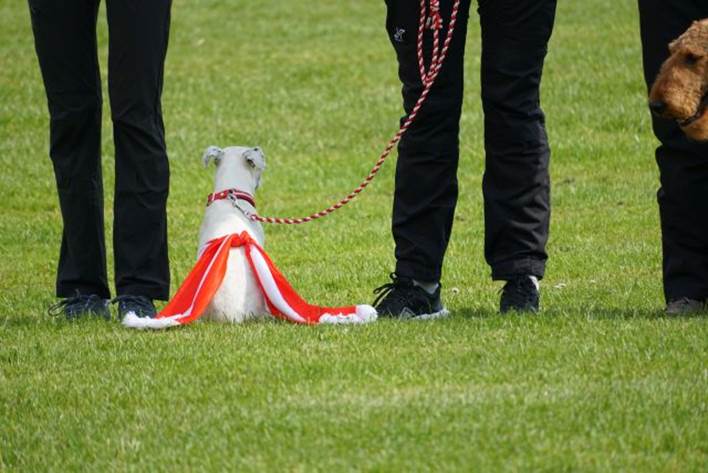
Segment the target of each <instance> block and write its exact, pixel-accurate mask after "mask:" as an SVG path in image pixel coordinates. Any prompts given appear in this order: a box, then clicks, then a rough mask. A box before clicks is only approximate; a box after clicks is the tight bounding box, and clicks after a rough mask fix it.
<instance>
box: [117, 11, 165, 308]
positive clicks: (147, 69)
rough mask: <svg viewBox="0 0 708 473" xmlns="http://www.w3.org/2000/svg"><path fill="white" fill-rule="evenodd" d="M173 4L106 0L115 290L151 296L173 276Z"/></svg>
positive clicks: (159, 292) (161, 293)
mask: <svg viewBox="0 0 708 473" xmlns="http://www.w3.org/2000/svg"><path fill="white" fill-rule="evenodd" d="M170 7H171V1H170V0H150V1H127V0H107V13H108V28H109V53H108V83H109V94H110V101H111V116H112V119H113V137H114V142H115V149H116V160H115V162H116V189H115V192H116V195H115V205H114V209H115V220H114V222H113V229H114V230H113V247H114V251H115V277H116V290H117V292H118V294H119V295H122V294H134V295H143V296H147V297H150V298H153V299H167V298H168V297H169V281H170V273H169V266H168V256H167V215H166V205H167V194H168V188H169V164H168V161H167V152H166V147H165V132H164V125H163V122H162V110H161V104H160V96H161V94H162V78H163V69H164V62H165V55H166V52H167V42H168V36H169V25H170Z"/></svg>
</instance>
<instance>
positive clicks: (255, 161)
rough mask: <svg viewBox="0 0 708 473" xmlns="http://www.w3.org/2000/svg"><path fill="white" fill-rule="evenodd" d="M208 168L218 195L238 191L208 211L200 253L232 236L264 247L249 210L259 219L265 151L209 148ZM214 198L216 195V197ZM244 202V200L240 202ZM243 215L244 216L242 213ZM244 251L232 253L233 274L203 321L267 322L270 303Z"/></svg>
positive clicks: (206, 155) (229, 273)
mask: <svg viewBox="0 0 708 473" xmlns="http://www.w3.org/2000/svg"><path fill="white" fill-rule="evenodd" d="M203 160H204V165H205V166H208V165H209V162H210V161H212V160H213V161H214V163H215V164H216V176H215V179H214V193H215V194H216V193H218V192H222V191H225V190H227V189H236V190H238V192H239V193H236V194H234V193H232V194H231V196H230V197H227V198H221V199H217V200H213V201H212V202H211V203H210V204H209V205H208V206H207V208H206V212H205V213H204V220H203V221H202V226H201V229H200V230H199V248H200V251H201V249H203V248H204V246H205V244H206V243H207V242H208V241H210V240H213V239H214V238H219V237H222V236H224V235H228V234H231V233H241V232H244V231H245V232H247V233H248V234H249V235H250V236H251V238H253V239H254V240H255V241H256V242H258V244H259V245H261V246H263V244H264V243H265V236H264V234H263V228H262V227H261V224H260V223H258V222H254V221H253V220H251V219H249V218H248V217H247V216H246V214H245V213H244V210H245V211H246V212H249V213H255V212H256V209H255V207H254V206H253V200H251V199H249V198H248V196H249V195H250V196H253V195H254V193H255V191H256V189H258V186H259V184H260V180H261V174H262V173H263V171H264V170H265V156H264V155H263V152H262V151H261V150H260V148H246V147H242V146H231V147H228V148H224V149H221V148H218V147H216V146H210V147H209V148H207V150H206V152H205V153H204V157H203ZM212 195H214V194H212ZM238 196H241V197H238ZM241 209H243V210H241ZM245 251H246V250H245V248H243V247H239V248H232V249H231V250H230V253H229V260H228V269H227V270H226V275H225V276H224V281H223V283H222V284H221V287H220V288H219V290H218V291H217V292H216V294H215V295H214V298H213V299H212V301H211V303H210V304H209V307H208V308H207V310H206V312H205V314H204V316H205V317H206V318H209V319H211V320H215V321H219V322H234V323H239V322H243V321H245V320H248V319H251V318H260V317H267V316H268V309H267V307H266V303H265V299H264V297H263V294H262V292H261V290H260V289H259V286H258V282H257V281H256V278H255V275H254V274H253V271H252V270H251V267H250V266H249V264H248V261H247V259H246V255H245Z"/></svg>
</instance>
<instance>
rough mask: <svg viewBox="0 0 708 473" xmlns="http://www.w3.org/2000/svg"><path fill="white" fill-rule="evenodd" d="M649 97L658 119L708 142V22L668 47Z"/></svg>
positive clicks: (692, 136) (694, 28)
mask: <svg viewBox="0 0 708 473" xmlns="http://www.w3.org/2000/svg"><path fill="white" fill-rule="evenodd" d="M669 52H670V53H671V56H669V58H668V59H667V60H666V61H665V62H664V64H663V65H662V66H661V70H660V71H659V75H658V76H657V78H656V81H655V82H654V85H653V86H652V88H651V92H650V93H649V105H650V107H651V109H652V110H653V111H654V113H656V114H657V115H660V116H662V117H665V118H671V119H673V120H676V122H677V123H678V125H679V126H680V127H681V129H682V130H683V131H684V133H686V135H687V136H688V137H689V138H692V139H694V140H700V141H704V140H708V112H707V109H708V18H706V19H704V20H701V21H694V22H693V24H692V25H691V27H690V28H688V29H687V30H686V32H685V33H683V34H682V35H681V36H679V37H678V38H677V39H676V40H674V41H673V42H671V44H669Z"/></svg>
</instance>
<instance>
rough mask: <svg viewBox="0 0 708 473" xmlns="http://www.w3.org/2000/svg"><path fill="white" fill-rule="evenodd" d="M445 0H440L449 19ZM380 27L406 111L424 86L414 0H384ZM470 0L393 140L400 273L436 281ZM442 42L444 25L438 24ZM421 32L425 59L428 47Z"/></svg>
mask: <svg viewBox="0 0 708 473" xmlns="http://www.w3.org/2000/svg"><path fill="white" fill-rule="evenodd" d="M452 3H453V2H452V1H451V0H443V1H442V2H441V10H442V15H443V18H444V24H445V27H446V28H447V25H448V24H449V18H450V12H451V7H452ZM386 4H387V7H388V14H387V17H386V29H387V32H388V34H389V38H390V40H391V44H392V45H393V47H394V49H395V51H396V57H397V59H398V73H399V77H400V80H401V83H402V85H403V87H402V95H403V104H404V109H405V111H406V113H410V111H411V110H412V108H413V106H414V105H415V102H416V101H417V100H418V97H419V96H420V93H421V92H422V90H423V85H422V83H421V80H420V74H419V71H418V59H417V47H416V44H417V32H418V21H419V17H420V9H419V5H418V3H414V2H409V1H403V0H387V1H386ZM469 6H470V1H469V0H463V1H462V4H461V7H460V11H459V15H458V20H457V25H456V27H455V32H454V38H453V42H452V44H451V46H450V49H449V52H448V56H447V59H446V61H445V63H444V65H443V68H442V71H441V73H440V75H439V76H438V78H437V81H436V83H435V85H434V86H433V88H432V90H431V92H430V95H429V96H428V99H427V101H426V102H425V104H424V105H423V107H422V109H421V111H420V113H419V115H418V117H417V118H416V121H415V122H414V123H413V125H412V126H411V128H410V129H409V130H408V132H407V133H406V134H405V135H404V136H403V139H402V140H401V142H400V143H399V146H398V161H397V164H396V185H395V195H394V202H393V225H392V231H393V237H394V241H395V243H396V250H395V255H396V273H397V274H398V276H401V277H405V278H412V279H416V280H419V281H426V282H432V283H436V282H437V281H438V280H439V279H440V275H441V271H442V263H443V257H444V255H445V250H446V248H447V244H448V241H449V239H450V232H451V230H452V221H453V216H454V212H455V204H456V201H457V163H458V156H459V146H458V142H459V140H458V134H459V122H460V114H461V110H462V92H463V62H464V51H465V37H466V34H467V20H468V17H469ZM440 34H441V41H442V40H443V39H444V37H445V35H446V34H447V30H446V29H443V30H442V31H441V33H440ZM431 36H432V33H431V31H430V30H427V32H426V39H427V40H428V41H427V43H426V46H427V47H426V58H429V57H430V51H431V41H430V39H431Z"/></svg>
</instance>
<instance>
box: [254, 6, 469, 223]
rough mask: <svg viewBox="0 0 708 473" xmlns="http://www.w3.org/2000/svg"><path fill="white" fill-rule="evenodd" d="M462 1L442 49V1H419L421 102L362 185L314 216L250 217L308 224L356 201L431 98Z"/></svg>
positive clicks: (451, 15)
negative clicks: (428, 45) (427, 47)
mask: <svg viewBox="0 0 708 473" xmlns="http://www.w3.org/2000/svg"><path fill="white" fill-rule="evenodd" d="M460 1H461V0H455V2H454V3H453V5H452V12H451V14H450V24H449V26H448V30H447V35H446V37H445V41H444V42H443V45H442V48H440V30H441V29H442V16H441V15H440V0H420V21H419V23H418V44H417V48H418V68H419V70H420V80H421V83H422V84H423V86H424V88H423V91H422V92H421V94H420V97H419V98H418V101H417V102H416V103H415V105H414V106H413V109H412V110H411V113H410V114H409V115H408V117H407V118H406V120H405V121H404V122H403V124H402V125H401V127H400V129H399V130H398V132H397V133H396V134H395V136H394V137H393V138H391V140H390V141H389V142H388V145H386V148H385V149H384V150H383V152H382V153H381V155H380V156H379V159H378V160H377V161H376V163H375V164H374V167H372V168H371V171H369V174H368V175H367V176H366V178H364V180H363V181H362V182H361V184H359V187H357V188H356V189H354V190H353V191H352V192H351V193H349V194H348V195H347V196H346V197H344V198H343V199H342V200H340V201H339V202H337V203H335V204H333V205H331V206H329V207H327V208H326V209H324V210H321V211H319V212H316V213H313V214H311V215H308V216H307V217H301V218H281V217H263V216H261V215H258V214H256V213H248V214H247V216H248V218H250V219H251V220H255V221H257V222H262V223H278V224H286V225H298V224H301V223H307V222H311V221H313V220H316V219H318V218H322V217H325V216H327V215H329V214H331V213H332V212H334V211H335V210H338V209H340V208H342V207H344V206H345V205H347V204H348V203H349V202H351V201H352V200H354V198H356V196H358V195H359V194H360V193H361V191H363V190H364V189H365V188H366V187H367V186H368V185H369V184H370V183H371V181H372V180H373V179H374V177H375V176H376V174H377V173H378V172H379V170H380V169H381V166H383V164H384V162H385V161H386V158H388V156H389V155H390V154H391V151H392V150H393V147H394V146H396V143H398V142H399V141H400V140H401V137H402V136H403V135H404V134H405V133H406V131H408V129H409V128H410V126H411V125H412V124H413V122H414V121H415V118H416V117H417V116H418V112H419V111H420V108H421V107H422V106H423V104H424V103H425V100H426V99H427V98H428V94H429V93H430V89H432V87H433V84H434V83H435V79H437V77H438V74H439V73H440V70H441V69H442V65H443V63H444V61H445V57H446V56H447V51H448V49H449V47H450V43H451V42H452V35H453V32H454V31H455V24H456V23H457V13H458V11H459V8H460ZM428 3H429V4H430V8H429V10H430V15H428ZM426 27H427V28H430V29H432V30H433V52H432V57H431V60H430V66H429V68H428V70H427V71H426V69H425V60H424V58H423V55H424V51H423V38H424V33H425V28H426Z"/></svg>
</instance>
